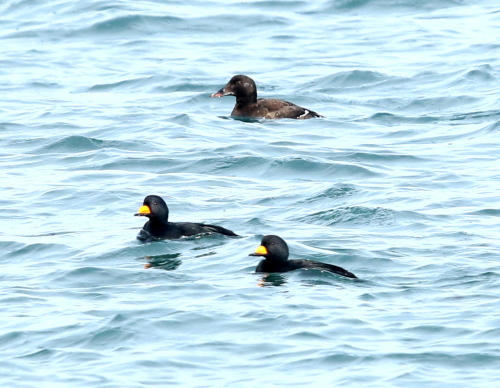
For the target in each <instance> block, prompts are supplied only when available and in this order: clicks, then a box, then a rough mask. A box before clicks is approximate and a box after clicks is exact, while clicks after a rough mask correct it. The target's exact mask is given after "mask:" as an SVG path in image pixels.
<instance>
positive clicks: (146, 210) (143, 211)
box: [134, 205, 151, 216]
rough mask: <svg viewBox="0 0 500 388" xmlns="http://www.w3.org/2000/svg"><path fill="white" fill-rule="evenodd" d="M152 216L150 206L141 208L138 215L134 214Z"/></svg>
mask: <svg viewBox="0 0 500 388" xmlns="http://www.w3.org/2000/svg"><path fill="white" fill-rule="evenodd" d="M150 214H151V209H150V208H149V206H146V205H144V206H141V207H140V208H139V211H138V212H137V213H135V214H134V216H148V215H150Z"/></svg>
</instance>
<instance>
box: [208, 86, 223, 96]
mask: <svg viewBox="0 0 500 388" xmlns="http://www.w3.org/2000/svg"><path fill="white" fill-rule="evenodd" d="M224 96H227V94H226V93H225V92H224V88H222V89H221V90H219V91H218V92H217V93H214V94H212V95H210V97H224Z"/></svg>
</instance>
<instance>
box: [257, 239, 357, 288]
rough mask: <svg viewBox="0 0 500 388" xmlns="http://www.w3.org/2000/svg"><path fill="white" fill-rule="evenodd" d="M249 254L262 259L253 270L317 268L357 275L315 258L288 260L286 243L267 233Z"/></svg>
mask: <svg viewBox="0 0 500 388" xmlns="http://www.w3.org/2000/svg"><path fill="white" fill-rule="evenodd" d="M249 256H262V257H264V260H262V261H261V262H260V263H259V264H258V265H257V268H256V269H255V272H265V273H281V272H289V271H294V270H296V269H301V268H303V269H319V270H322V271H328V272H332V273H335V274H337V275H341V276H345V277H347V278H351V279H357V278H358V277H357V276H356V275H354V274H353V273H352V272H349V271H347V270H345V269H344V268H342V267H338V266H336V265H332V264H327V263H322V262H319V261H315V260H307V259H303V260H288V256H289V251H288V245H287V243H286V242H285V240H283V239H282V238H281V237H279V236H276V235H267V236H264V237H263V238H262V241H261V243H260V246H259V247H258V248H257V249H256V250H255V252H253V253H250V255H249Z"/></svg>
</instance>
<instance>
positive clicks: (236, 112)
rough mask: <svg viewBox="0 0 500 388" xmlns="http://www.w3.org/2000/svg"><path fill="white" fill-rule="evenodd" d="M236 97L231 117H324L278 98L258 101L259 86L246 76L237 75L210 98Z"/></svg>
mask: <svg viewBox="0 0 500 388" xmlns="http://www.w3.org/2000/svg"><path fill="white" fill-rule="evenodd" d="M224 96H235V97H236V105H235V106H234V109H233V111H232V112H231V116H239V117H255V118H259V119H310V118H312V117H322V116H321V115H319V114H317V113H316V112H313V111H312V110H309V109H306V108H302V107H300V106H298V105H295V104H293V103H291V102H288V101H283V100H278V99H277V98H259V99H257V86H256V85H255V82H254V80H253V79H251V78H250V77H247V76H246V75H235V76H234V77H233V78H231V79H230V80H229V82H228V83H227V85H226V86H224V87H223V88H222V89H221V90H219V91H218V92H217V93H214V94H212V95H211V96H210V97H224Z"/></svg>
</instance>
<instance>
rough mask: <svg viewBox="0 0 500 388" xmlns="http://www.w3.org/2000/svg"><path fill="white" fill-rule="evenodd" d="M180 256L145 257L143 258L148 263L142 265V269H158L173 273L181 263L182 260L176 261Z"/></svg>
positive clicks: (178, 254) (176, 254)
mask: <svg viewBox="0 0 500 388" xmlns="http://www.w3.org/2000/svg"><path fill="white" fill-rule="evenodd" d="M180 255H181V254H180V253H168V254H164V255H157V256H145V257H144V258H145V259H146V260H147V261H148V263H147V264H145V265H144V268H159V269H164V270H165V271H174V270H176V269H177V268H178V267H179V266H180V265H181V263H182V260H181V259H178V257H179V256H180Z"/></svg>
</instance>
